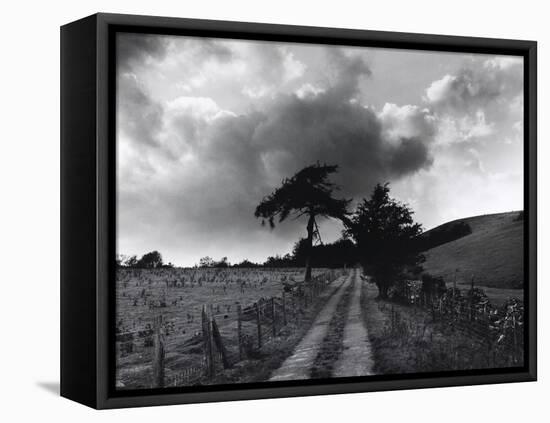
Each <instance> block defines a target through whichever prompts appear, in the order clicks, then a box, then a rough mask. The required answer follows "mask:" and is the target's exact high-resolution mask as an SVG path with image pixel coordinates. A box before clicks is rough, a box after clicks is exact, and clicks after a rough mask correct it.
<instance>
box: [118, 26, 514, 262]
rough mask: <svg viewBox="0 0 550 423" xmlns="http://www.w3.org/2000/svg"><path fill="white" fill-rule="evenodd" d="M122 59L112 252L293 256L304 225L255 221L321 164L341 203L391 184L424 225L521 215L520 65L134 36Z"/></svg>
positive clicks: (326, 230)
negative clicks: (330, 167)
mask: <svg viewBox="0 0 550 423" xmlns="http://www.w3.org/2000/svg"><path fill="white" fill-rule="evenodd" d="M117 52H118V56H117V57H118V64H117V203H118V204H117V206H118V225H117V226H118V229H117V230H118V235H117V238H118V241H117V243H118V245H117V250H118V252H119V253H122V254H137V255H141V254H143V253H145V252H148V251H151V250H158V251H160V252H161V253H162V254H163V257H164V258H165V261H172V262H173V263H175V264H177V265H182V266H189V265H193V264H195V263H198V260H199V258H200V257H203V256H206V255H209V256H211V257H213V258H215V259H219V258H221V257H222V256H227V257H228V258H229V260H230V261H231V262H237V261H240V260H242V259H244V258H248V259H250V260H253V261H263V260H265V258H266V257H267V256H268V255H273V254H275V253H283V254H284V253H286V252H288V251H290V249H291V247H292V245H293V244H294V242H295V241H296V240H297V239H298V238H299V237H302V236H305V222H302V221H289V222H285V223H283V224H281V225H280V226H278V227H277V228H275V229H274V230H270V229H269V227H262V226H261V225H260V222H259V221H258V220H257V219H255V218H254V209H255V207H256V205H257V204H258V202H259V201H261V199H262V198H263V197H264V196H265V195H267V194H269V193H270V192H271V191H273V189H274V188H276V187H277V186H279V185H280V182H281V180H282V178H283V177H287V176H291V175H293V174H294V173H295V172H296V171H298V170H299V169H301V168H303V167H304V166H307V165H310V164H313V163H315V162H316V161H320V162H326V163H328V164H338V165H339V166H340V172H339V173H338V175H336V176H335V178H334V180H335V182H337V183H338V184H340V185H341V187H342V189H341V191H340V192H339V193H338V195H339V196H342V197H346V198H354V199H355V200H359V199H361V198H363V197H366V196H368V195H369V193H370V192H371V191H372V188H373V186H374V185H375V184H376V183H377V182H386V181H388V182H390V186H391V190H392V194H393V195H394V196H395V197H397V198H398V199H400V200H402V201H404V202H406V203H408V204H409V205H410V206H411V207H413V209H414V210H415V213H416V214H415V216H416V219H417V221H419V222H421V223H422V224H423V225H424V227H425V228H426V229H429V228H432V227H434V226H437V225H439V224H441V223H444V222H446V221H449V220H453V219H456V218H460V217H467V216H473V215H478V214H485V213H492V212H501V211H511V210H519V209H522V208H523V206H522V201H523V167H522V163H523V62H522V59H521V58H516V57H511V56H485V55H469V54H468V55H466V54H457V53H435V52H433V53H432V52H421V51H410V50H394V49H393V50H392V49H374V48H349V47H334V46H321V45H308V44H290V43H269V42H256V41H254V42H251V41H240V40H221V39H207V38H191V37H179V36H159V35H138V34H119V35H118V41H117ZM319 223H320V228H321V233H322V236H323V240H324V241H332V240H335V239H336V238H338V237H339V235H340V232H341V230H342V226H341V224H340V223H338V222H335V221H322V222H319Z"/></svg>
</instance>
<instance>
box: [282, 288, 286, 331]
mask: <svg viewBox="0 0 550 423" xmlns="http://www.w3.org/2000/svg"><path fill="white" fill-rule="evenodd" d="M283 326H286V300H285V290H284V289H283Z"/></svg>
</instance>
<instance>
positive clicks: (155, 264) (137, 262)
mask: <svg viewBox="0 0 550 423" xmlns="http://www.w3.org/2000/svg"><path fill="white" fill-rule="evenodd" d="M116 264H117V267H126V268H130V269H160V268H172V267H174V265H173V264H172V263H164V262H163V261H162V255H161V254H160V253H159V252H158V251H151V252H150V253H146V254H144V255H143V256H141V258H139V259H138V258H137V256H130V257H126V256H123V255H119V256H118V257H117V259H116Z"/></svg>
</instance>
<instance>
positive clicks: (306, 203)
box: [254, 163, 351, 282]
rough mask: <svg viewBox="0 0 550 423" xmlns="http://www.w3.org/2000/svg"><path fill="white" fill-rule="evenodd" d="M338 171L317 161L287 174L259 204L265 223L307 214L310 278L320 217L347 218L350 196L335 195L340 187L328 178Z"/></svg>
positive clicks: (258, 209)
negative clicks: (312, 253) (337, 196)
mask: <svg viewBox="0 0 550 423" xmlns="http://www.w3.org/2000/svg"><path fill="white" fill-rule="evenodd" d="M337 171H338V166H336V165H326V164H323V165H321V164H319V163H317V164H314V165H312V166H308V167H305V168H303V169H302V170H300V171H299V172H298V173H296V174H295V175H294V176H293V177H291V178H285V179H283V181H282V184H281V186H280V187H279V188H277V189H276V190H275V191H274V192H273V193H271V194H270V195H268V196H267V197H264V198H263V200H262V201H261V202H260V204H259V205H258V206H257V207H256V211H255V213H254V215H255V216H256V217H257V218H261V219H262V225H264V224H265V222H266V221H268V222H269V225H270V226H271V228H274V227H275V218H278V220H279V223H281V222H283V221H284V220H286V219H287V218H288V217H289V216H293V217H295V218H296V219H297V218H300V217H301V216H305V217H307V226H306V229H307V238H306V250H307V253H306V254H307V257H306V263H305V269H306V271H305V278H304V279H305V281H306V282H308V281H310V280H311V251H312V248H313V240H314V238H316V239H320V234H319V228H318V226H317V219H318V218H320V217H324V218H334V219H340V220H342V221H345V220H346V219H347V215H348V210H347V207H348V205H349V203H350V201H351V200H346V199H335V198H333V196H332V194H333V191H335V190H336V189H338V187H336V186H335V185H334V184H333V183H331V182H329V181H328V177H329V175H331V174H333V173H335V172H337Z"/></svg>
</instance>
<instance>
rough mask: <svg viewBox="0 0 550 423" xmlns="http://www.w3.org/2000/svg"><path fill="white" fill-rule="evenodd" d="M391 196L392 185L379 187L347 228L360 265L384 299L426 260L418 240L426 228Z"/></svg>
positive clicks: (411, 212) (379, 185)
mask: <svg viewBox="0 0 550 423" xmlns="http://www.w3.org/2000/svg"><path fill="white" fill-rule="evenodd" d="M389 193H390V188H389V184H387V183H386V184H385V185H381V184H377V185H376V187H375V188H374V191H373V193H372V195H371V197H370V199H369V200H366V199H363V201H362V202H361V203H360V204H359V205H358V206H357V210H356V211H355V213H354V215H353V216H352V218H351V219H350V220H349V221H348V222H347V225H346V226H347V229H346V234H347V235H349V236H350V237H351V238H352V239H353V240H354V241H355V244H356V245H357V249H358V254H359V261H360V263H361V265H362V266H363V268H364V270H365V271H366V272H368V273H369V274H370V275H371V276H372V277H373V278H374V281H375V283H376V285H377V286H378V291H379V296H380V298H387V297H388V289H389V288H390V287H391V286H392V285H393V284H395V283H396V282H398V281H399V279H400V278H402V276H403V273H404V271H405V270H406V269H412V268H417V267H418V266H419V265H420V263H422V262H423V260H424V257H423V256H422V255H421V254H419V252H418V248H417V242H416V239H415V238H416V237H417V236H418V235H420V233H421V232H422V226H421V225H420V224H419V223H415V222H414V221H413V217H412V216H413V213H414V212H413V211H412V209H411V208H409V207H408V206H407V205H406V204H403V203H400V202H398V201H396V200H395V199H393V198H391V197H390V195H389ZM415 270H417V269H415Z"/></svg>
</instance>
